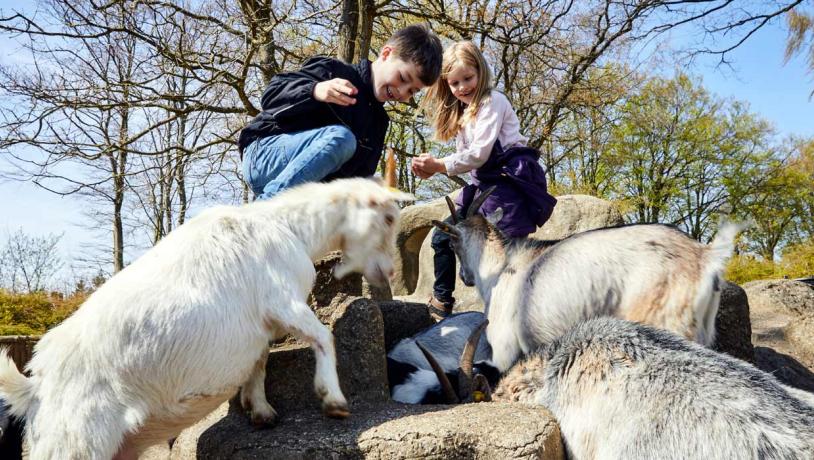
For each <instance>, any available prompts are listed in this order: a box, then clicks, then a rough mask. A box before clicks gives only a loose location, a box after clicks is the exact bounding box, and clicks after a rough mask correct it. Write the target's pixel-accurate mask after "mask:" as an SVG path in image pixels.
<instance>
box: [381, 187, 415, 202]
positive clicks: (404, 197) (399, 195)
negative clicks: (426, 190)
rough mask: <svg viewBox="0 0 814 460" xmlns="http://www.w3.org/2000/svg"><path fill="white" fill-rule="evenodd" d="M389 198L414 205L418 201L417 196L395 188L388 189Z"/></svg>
mask: <svg viewBox="0 0 814 460" xmlns="http://www.w3.org/2000/svg"><path fill="white" fill-rule="evenodd" d="M387 194H388V198H390V199H391V200H396V201H406V202H409V203H412V202H413V201H415V200H416V198H415V195H413V194H412V193H407V192H402V191H401V190H399V189H397V188H393V187H388V188H387Z"/></svg>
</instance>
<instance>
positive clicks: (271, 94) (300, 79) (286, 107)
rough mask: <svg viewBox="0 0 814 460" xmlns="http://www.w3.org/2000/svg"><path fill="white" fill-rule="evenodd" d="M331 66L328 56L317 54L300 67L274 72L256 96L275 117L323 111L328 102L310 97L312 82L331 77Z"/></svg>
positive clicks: (311, 94)
mask: <svg viewBox="0 0 814 460" xmlns="http://www.w3.org/2000/svg"><path fill="white" fill-rule="evenodd" d="M333 67H334V60H333V59H332V58H328V57H324V56H317V57H313V58H311V59H309V60H307V61H306V62H305V64H304V65H303V67H302V69H300V70H297V71H295V72H283V73H278V74H277V75H275V76H274V77H272V78H271V82H270V83H269V85H268V87H266V90H265V91H264V92H263V96H262V97H261V98H260V104H261V106H262V108H263V111H265V112H269V113H271V115H272V116H273V117H274V118H275V119H277V120H285V119H288V118H291V117H294V116H300V115H303V114H307V113H314V112H319V113H322V112H324V111H327V110H328V104H325V103H323V102H319V101H317V100H316V99H314V86H316V84H317V83H319V82H322V81H326V80H330V79H332V78H334V76H333V75H334V69H333Z"/></svg>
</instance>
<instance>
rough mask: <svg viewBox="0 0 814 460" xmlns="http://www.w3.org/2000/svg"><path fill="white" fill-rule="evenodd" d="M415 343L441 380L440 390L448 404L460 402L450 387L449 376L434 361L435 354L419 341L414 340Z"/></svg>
mask: <svg viewBox="0 0 814 460" xmlns="http://www.w3.org/2000/svg"><path fill="white" fill-rule="evenodd" d="M415 344H416V345H417V346H418V349H419V350H421V353H424V357H425V358H427V362H429V363H430V367H432V370H433V371H434V372H435V375H436V376H437V377H438V381H439V382H441V391H442V392H443V393H444V397H445V398H446V400H447V403H448V404H457V403H459V402H460V400H459V399H458V395H456V394H455V389H453V388H452V384H451V383H450V382H449V378H447V374H445V373H444V369H443V368H442V367H441V365H440V364H438V361H436V359H435V356H433V355H432V353H430V352H429V351H427V349H426V348H424V346H423V345H421V343H419V342H418V340H416V342H415Z"/></svg>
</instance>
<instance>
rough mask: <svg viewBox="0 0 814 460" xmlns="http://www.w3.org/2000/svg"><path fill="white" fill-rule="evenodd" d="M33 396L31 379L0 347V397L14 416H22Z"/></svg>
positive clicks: (4, 349)
mask: <svg viewBox="0 0 814 460" xmlns="http://www.w3.org/2000/svg"><path fill="white" fill-rule="evenodd" d="M33 397H34V387H33V385H32V383H31V381H30V380H29V379H28V378H27V377H26V376H25V375H23V374H22V373H21V372H20V371H19V370H18V369H17V364H15V363H14V360H12V359H11V357H10V356H9V355H8V350H7V349H6V348H0V398H1V399H3V400H5V403H6V404H7V405H8V406H10V408H9V412H10V413H11V414H12V415H14V416H15V417H24V416H25V413H26V412H27V411H28V406H29V405H30V404H31V400H32V399H33Z"/></svg>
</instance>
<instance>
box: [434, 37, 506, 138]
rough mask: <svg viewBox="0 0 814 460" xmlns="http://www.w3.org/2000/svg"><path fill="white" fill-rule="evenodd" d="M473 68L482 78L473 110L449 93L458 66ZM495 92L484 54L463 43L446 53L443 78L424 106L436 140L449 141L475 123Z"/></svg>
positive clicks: (448, 49) (473, 103) (465, 42)
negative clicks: (453, 72)
mask: <svg viewBox="0 0 814 460" xmlns="http://www.w3.org/2000/svg"><path fill="white" fill-rule="evenodd" d="M461 65H465V66H469V67H472V68H473V69H475V71H476V72H477V74H478V85H477V87H476V88H475V94H474V96H473V97H472V103H471V104H469V106H466V105H464V104H463V103H462V102H460V101H459V100H458V99H457V98H456V97H455V95H454V94H452V91H451V90H450V89H449V84H448V81H447V76H448V75H449V74H450V73H451V72H452V70H453V69H454V68H455V67H457V66H461ZM491 89H492V73H491V72H490V71H489V66H487V65H486V60H485V59H483V54H482V53H481V52H480V50H479V49H478V47H477V46H475V44H474V43H472V42H470V41H460V42H456V43H454V44H453V45H452V46H450V47H449V48H447V49H446V51H444V60H443V63H442V64H441V78H439V79H438V81H437V82H435V84H434V85H433V86H431V87H430V89H429V90H428V91H427V94H426V95H425V96H424V100H423V101H422V103H421V107H422V110H423V111H424V115H425V116H426V117H427V118H429V120H430V125H432V127H433V130H434V131H435V138H436V139H438V140H440V141H448V140H450V139H452V138H453V137H455V136H456V135H457V134H458V131H459V130H460V129H461V128H462V127H463V126H464V125H466V124H467V123H469V122H470V121H471V120H474V119H475V116H476V115H477V114H478V109H479V108H480V107H481V105H482V104H483V103H484V102H486V101H487V100H488V97H489V94H490V91H491Z"/></svg>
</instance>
